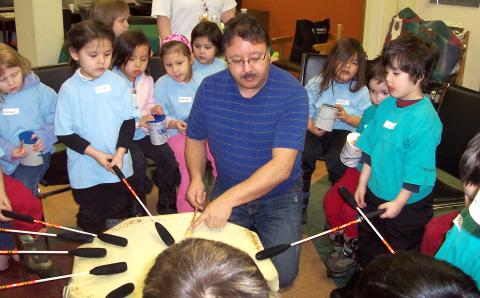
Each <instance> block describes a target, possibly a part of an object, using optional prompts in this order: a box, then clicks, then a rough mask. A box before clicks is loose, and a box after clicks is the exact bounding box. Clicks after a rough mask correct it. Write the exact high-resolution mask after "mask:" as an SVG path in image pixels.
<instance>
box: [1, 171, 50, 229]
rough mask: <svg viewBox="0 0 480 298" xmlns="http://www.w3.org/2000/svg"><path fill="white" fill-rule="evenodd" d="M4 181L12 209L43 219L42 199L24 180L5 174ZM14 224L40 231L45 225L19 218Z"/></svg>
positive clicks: (21, 227)
mask: <svg viewBox="0 0 480 298" xmlns="http://www.w3.org/2000/svg"><path fill="white" fill-rule="evenodd" d="M3 181H4V182H5V192H6V193H7V196H8V198H9V199H10V205H11V206H12V211H14V212H18V213H22V214H26V215H30V216H32V217H33V218H35V219H42V217H43V210H42V204H41V202H40V200H39V199H37V198H36V197H34V196H33V194H32V192H31V191H30V190H29V189H28V188H27V187H26V186H25V185H23V183H22V182H20V181H19V180H16V179H13V178H12V177H10V176H7V175H3ZM12 225H13V228H14V229H17V230H27V231H33V232H36V231H39V230H40V229H41V228H42V227H43V225H41V224H37V223H33V224H32V223H28V222H24V221H19V220H14V221H12Z"/></svg>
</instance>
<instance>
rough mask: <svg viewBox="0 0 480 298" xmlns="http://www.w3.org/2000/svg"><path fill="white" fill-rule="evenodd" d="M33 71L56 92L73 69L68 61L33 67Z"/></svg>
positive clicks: (71, 73)
mask: <svg viewBox="0 0 480 298" xmlns="http://www.w3.org/2000/svg"><path fill="white" fill-rule="evenodd" d="M32 70H33V72H34V73H35V74H36V75H37V76H38V77H39V78H40V81H41V82H42V83H44V84H45V85H47V86H49V87H50V88H52V89H53V90H55V92H57V93H58V90H60V87H61V86H62V84H63V82H65V81H66V80H67V79H68V78H70V77H71V76H72V75H73V73H74V71H73V69H72V68H71V67H70V65H68V63H62V64H56V65H48V66H41V67H35V68H33V69H32Z"/></svg>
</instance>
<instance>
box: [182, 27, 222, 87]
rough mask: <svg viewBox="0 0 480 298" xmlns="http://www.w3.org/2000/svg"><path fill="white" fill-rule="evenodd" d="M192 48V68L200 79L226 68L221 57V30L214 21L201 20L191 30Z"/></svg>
mask: <svg viewBox="0 0 480 298" xmlns="http://www.w3.org/2000/svg"><path fill="white" fill-rule="evenodd" d="M190 40H191V41H192V48H193V55H194V56H195V61H194V62H193V66H192V69H193V71H194V72H195V73H197V76H198V78H199V79H200V80H203V78H205V77H208V76H209V75H212V74H214V73H217V72H219V71H222V70H224V69H226V68H227V66H226V65H225V61H224V60H222V59H221V58H219V57H221V56H222V54H223V50H222V30H220V28H219V27H218V25H217V24H216V23H213V22H209V21H203V22H200V23H198V25H197V26H195V28H193V30H192V38H191V39H190Z"/></svg>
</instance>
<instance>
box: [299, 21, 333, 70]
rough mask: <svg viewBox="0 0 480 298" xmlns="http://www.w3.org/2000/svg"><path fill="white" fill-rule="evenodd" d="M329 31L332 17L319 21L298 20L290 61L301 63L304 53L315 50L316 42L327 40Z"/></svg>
mask: <svg viewBox="0 0 480 298" xmlns="http://www.w3.org/2000/svg"><path fill="white" fill-rule="evenodd" d="M329 31H330V19H325V20H323V21H318V22H312V21H310V20H297V24H296V26H295V37H294V39H293V46H292V52H291V54H290V61H292V62H296V63H300V61H301V60H302V54H303V53H305V52H313V50H312V46H313V45H314V44H317V43H325V42H327V40H328V32H329Z"/></svg>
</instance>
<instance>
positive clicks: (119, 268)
mask: <svg viewBox="0 0 480 298" xmlns="http://www.w3.org/2000/svg"><path fill="white" fill-rule="evenodd" d="M125 271H127V263H125V262H119V263H112V264H107V265H101V266H97V267H94V268H92V269H91V270H90V271H88V272H81V273H74V274H67V275H61V276H55V277H49V278H43V279H34V280H29V281H23V282H19V283H14V284H8V285H3V286H1V285H0V290H5V289H11V288H16V287H23V286H29V285H34V284H38V283H42V282H47V281H52V280H58V279H64V278H70V277H74V276H82V275H87V274H92V275H110V274H117V273H122V272H125Z"/></svg>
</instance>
